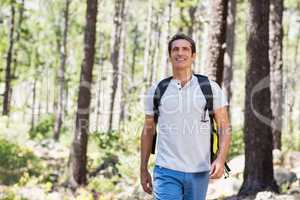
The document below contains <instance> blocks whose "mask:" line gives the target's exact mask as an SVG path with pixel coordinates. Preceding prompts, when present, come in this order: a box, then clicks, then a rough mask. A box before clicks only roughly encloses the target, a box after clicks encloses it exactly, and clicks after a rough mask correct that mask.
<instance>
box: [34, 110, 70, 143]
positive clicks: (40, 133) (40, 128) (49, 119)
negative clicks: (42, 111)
mask: <svg viewBox="0 0 300 200" xmlns="http://www.w3.org/2000/svg"><path fill="white" fill-rule="evenodd" d="M54 123H55V118H54V116H53V115H46V116H44V117H42V118H41V120H40V121H39V122H38V124H37V125H36V126H35V127H34V128H33V129H32V130H30V131H29V137H30V139H38V140H41V139H45V138H50V137H52V135H53V129H54ZM66 131H67V128H66V127H65V126H62V128H61V134H64V133H65V132H66Z"/></svg>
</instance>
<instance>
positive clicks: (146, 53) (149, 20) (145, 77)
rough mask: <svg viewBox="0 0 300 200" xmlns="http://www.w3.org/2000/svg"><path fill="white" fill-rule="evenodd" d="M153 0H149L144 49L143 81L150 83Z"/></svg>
mask: <svg viewBox="0 0 300 200" xmlns="http://www.w3.org/2000/svg"><path fill="white" fill-rule="evenodd" d="M152 4H153V0H149V1H148V17H147V29H146V44H145V50H144V75H143V81H144V83H145V84H147V83H148V65H149V50H150V42H151V41H150V38H151V24H152V9H153V8H152V6H153V5H152Z"/></svg>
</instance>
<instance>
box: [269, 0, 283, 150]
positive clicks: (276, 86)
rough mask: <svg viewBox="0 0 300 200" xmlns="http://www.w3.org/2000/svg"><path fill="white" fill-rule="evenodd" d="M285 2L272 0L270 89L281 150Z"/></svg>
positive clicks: (274, 130) (277, 144)
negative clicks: (283, 18)
mask: <svg viewBox="0 0 300 200" xmlns="http://www.w3.org/2000/svg"><path fill="white" fill-rule="evenodd" d="M282 15H283V0H270V19H269V28H270V50H269V57H270V67H271V71H270V82H271V85H270V88H271V108H272V134H273V149H281V130H282V114H283V107H282V105H283V83H282V80H283V77H282V66H283V60H282V40H283V27H282Z"/></svg>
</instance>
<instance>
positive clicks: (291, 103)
mask: <svg viewBox="0 0 300 200" xmlns="http://www.w3.org/2000/svg"><path fill="white" fill-rule="evenodd" d="M287 35H288V34H287ZM299 42H300V36H299V35H298V37H297V40H296V44H295V51H294V52H295V53H294V55H293V61H292V63H293V64H292V65H291V71H289V75H288V80H287V83H286V94H287V95H288V96H287V98H288V99H287V101H288V103H287V107H288V108H287V109H288V114H287V117H288V133H290V134H294V123H295V122H294V117H293V116H294V107H295V103H296V95H297V94H295V92H290V91H295V90H296V84H297V78H296V77H295V75H296V74H297V70H298V68H297V66H299V61H298V56H299V55H298V50H299Z"/></svg>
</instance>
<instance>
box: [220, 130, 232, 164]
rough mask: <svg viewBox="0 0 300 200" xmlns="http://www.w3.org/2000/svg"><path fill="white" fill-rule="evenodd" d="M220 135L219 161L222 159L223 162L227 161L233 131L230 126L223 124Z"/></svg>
mask: <svg viewBox="0 0 300 200" xmlns="http://www.w3.org/2000/svg"><path fill="white" fill-rule="evenodd" d="M219 135H220V149H219V153H218V159H221V160H222V161H223V162H225V161H226V158H227V154H228V151H229V146H230V142H231V129H230V126H229V124H223V125H222V126H221V128H220V129H219Z"/></svg>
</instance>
